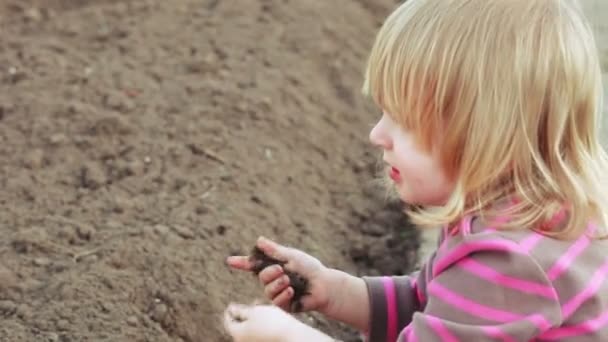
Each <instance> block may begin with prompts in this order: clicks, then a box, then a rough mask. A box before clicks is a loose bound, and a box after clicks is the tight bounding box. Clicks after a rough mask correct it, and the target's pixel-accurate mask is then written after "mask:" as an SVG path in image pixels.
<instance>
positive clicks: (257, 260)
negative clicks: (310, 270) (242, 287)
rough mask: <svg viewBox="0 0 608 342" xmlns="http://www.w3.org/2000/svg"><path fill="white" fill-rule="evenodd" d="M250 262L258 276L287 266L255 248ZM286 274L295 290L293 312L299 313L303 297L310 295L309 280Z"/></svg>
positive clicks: (297, 275) (289, 272) (291, 273)
mask: <svg viewBox="0 0 608 342" xmlns="http://www.w3.org/2000/svg"><path fill="white" fill-rule="evenodd" d="M249 260H250V261H251V262H252V263H253V269H252V271H253V273H254V274H255V275H258V274H259V273H260V272H261V271H262V270H263V269H265V268H266V267H268V266H272V265H281V266H283V265H285V262H284V261H280V260H277V259H275V258H272V257H270V256H268V255H266V254H264V252H263V251H262V250H261V249H260V248H258V247H257V246H255V247H254V248H253V250H252V251H251V255H250V256H249ZM284 272H285V274H286V275H287V277H289V285H290V286H291V287H292V288H293V299H292V300H291V305H290V306H291V311H293V312H299V311H301V310H302V302H301V300H302V297H304V296H306V295H308V294H309V292H308V290H309V289H308V285H309V284H308V279H306V278H304V277H303V276H301V275H300V274H298V273H296V272H291V271H288V270H285V269H284Z"/></svg>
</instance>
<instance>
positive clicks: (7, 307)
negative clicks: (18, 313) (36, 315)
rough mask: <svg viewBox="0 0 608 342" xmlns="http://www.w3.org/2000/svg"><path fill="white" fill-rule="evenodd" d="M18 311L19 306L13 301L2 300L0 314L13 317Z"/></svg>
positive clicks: (0, 301)
mask: <svg viewBox="0 0 608 342" xmlns="http://www.w3.org/2000/svg"><path fill="white" fill-rule="evenodd" d="M15 310H17V305H16V304H15V302H13V301H12V300H0V313H3V314H5V315H12V314H13V313H14V312H15Z"/></svg>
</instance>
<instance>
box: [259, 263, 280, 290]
mask: <svg viewBox="0 0 608 342" xmlns="http://www.w3.org/2000/svg"><path fill="white" fill-rule="evenodd" d="M283 273H284V272H283V267H281V266H280V265H273V266H268V267H266V268H265V269H263V270H262V271H261V272H260V274H258V278H260V281H261V282H262V284H263V285H268V283H270V282H272V281H273V280H275V279H277V278H278V277H280V276H281V275H283Z"/></svg>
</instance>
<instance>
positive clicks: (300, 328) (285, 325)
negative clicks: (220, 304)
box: [224, 304, 333, 342]
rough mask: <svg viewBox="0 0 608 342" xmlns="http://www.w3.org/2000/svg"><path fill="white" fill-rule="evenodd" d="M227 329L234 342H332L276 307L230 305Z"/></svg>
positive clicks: (225, 320) (227, 314) (227, 315)
mask: <svg viewBox="0 0 608 342" xmlns="http://www.w3.org/2000/svg"><path fill="white" fill-rule="evenodd" d="M224 327H225V328H226V331H228V333H229V334H230V336H232V339H233V340H234V341H235V342H245V341H247V342H298V341H319V342H323V341H333V340H332V339H331V338H330V337H329V336H327V335H325V334H323V333H322V332H320V331H318V330H316V329H314V328H312V327H309V326H307V325H305V324H304V323H302V322H300V321H298V320H297V319H296V318H294V317H293V316H292V315H290V314H288V313H286V312H285V311H283V310H281V309H280V308H278V307H276V306H270V305H251V306H249V305H240V304H231V305H229V306H228V308H227V309H226V311H225V312H224Z"/></svg>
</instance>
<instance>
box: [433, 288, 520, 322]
mask: <svg viewBox="0 0 608 342" xmlns="http://www.w3.org/2000/svg"><path fill="white" fill-rule="evenodd" d="M429 292H431V293H432V294H434V295H435V296H437V297H438V298H440V299H442V300H443V301H445V302H446V303H448V304H451V305H452V306H454V307H455V308H457V309H458V310H460V311H464V312H466V313H468V314H470V315H472V316H475V317H479V318H484V319H487V320H491V321H495V322H501V323H506V322H512V321H515V320H520V319H522V318H524V316H522V315H518V314H514V313H512V312H508V311H503V310H499V309H495V308H491V307H489V306H485V305H483V304H479V303H477V302H474V301H472V300H470V299H468V298H465V297H463V296H461V295H460V294H458V293H456V292H453V291H451V290H449V289H447V288H445V287H443V286H441V285H439V283H437V281H433V282H431V284H430V286H429Z"/></svg>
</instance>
